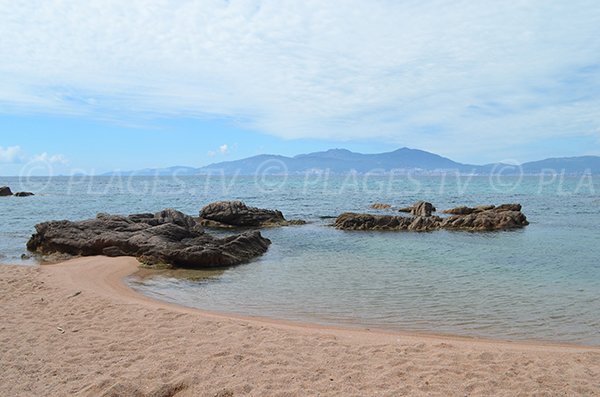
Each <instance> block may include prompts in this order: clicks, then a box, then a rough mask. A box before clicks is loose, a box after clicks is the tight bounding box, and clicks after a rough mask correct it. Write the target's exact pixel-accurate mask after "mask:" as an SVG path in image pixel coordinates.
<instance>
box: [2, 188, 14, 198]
mask: <svg viewBox="0 0 600 397" xmlns="http://www.w3.org/2000/svg"><path fill="white" fill-rule="evenodd" d="M12 195H13V193H12V190H10V188H9V187H8V186H0V197H6V196H12Z"/></svg>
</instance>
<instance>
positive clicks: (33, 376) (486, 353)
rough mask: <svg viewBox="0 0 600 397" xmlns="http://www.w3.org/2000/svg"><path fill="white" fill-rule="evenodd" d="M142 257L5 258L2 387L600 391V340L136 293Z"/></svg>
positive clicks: (239, 392) (308, 392)
mask: <svg viewBox="0 0 600 397" xmlns="http://www.w3.org/2000/svg"><path fill="white" fill-rule="evenodd" d="M136 270H137V262H136V261H135V259H133V258H105V257H93V258H80V259H74V260H71V261H67V262H64V263H61V264H58V265H49V266H41V267H40V266H38V267H25V266H0V291H1V292H0V304H1V307H2V310H1V311H0V364H1V370H0V395H2V396H27V397H30V396H72V395H76V396H153V397H168V396H178V397H186V396H220V397H225V396H317V395H320V396H399V395H410V396H420V395H422V396H465V395H468V396H490V395H494V396H531V395H540V396H574V395H581V396H600V348H599V347H588V346H575V345H558V344H550V343H541V342H540V343H513V342H504V341H495V340H481V339H473V338H463V337H452V336H441V335H439V336H436V335H424V334H415V333H386V332H375V331H371V332H370V331H362V330H351V329H344V328H336V327H321V326H315V325H308V324H306V325H305V324H293V323H286V322H283V321H275V320H265V319H255V318H243V317H235V316H229V315H221V314H215V313H209V312H204V311H200V310H196V309H191V308H186V307H181V306H177V305H172V304H168V303H165V302H160V301H156V300H153V299H151V298H148V297H145V296H143V295H140V294H138V293H136V292H135V291H133V290H131V289H130V288H129V287H128V286H126V285H125V283H124V282H123V278H124V277H126V276H128V275H130V274H132V273H134V272H135V271H136Z"/></svg>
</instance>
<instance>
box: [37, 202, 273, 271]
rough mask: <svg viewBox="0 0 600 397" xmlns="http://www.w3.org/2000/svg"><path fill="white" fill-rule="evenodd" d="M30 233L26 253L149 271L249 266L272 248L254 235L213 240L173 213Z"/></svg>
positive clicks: (55, 224) (41, 227)
mask: <svg viewBox="0 0 600 397" xmlns="http://www.w3.org/2000/svg"><path fill="white" fill-rule="evenodd" d="M35 229H36V233H35V234H33V235H32V236H31V238H30V239H29V241H28V242H27V248H28V249H29V250H30V251H33V252H37V253H40V254H44V255H49V254H53V253H63V254H69V255H77V256H90V255H106V256H123V255H127V256H135V257H137V258H138V259H139V260H140V261H142V262H144V263H146V264H149V265H157V264H168V265H172V266H175V267H188V268H210V267H220V266H231V265H237V264H240V263H244V262H248V261H249V260H251V259H253V258H255V257H257V256H259V255H262V254H264V253H265V252H266V251H267V249H268V246H269V244H270V243H271V242H270V241H269V240H268V239H266V238H264V237H262V236H261V234H260V232H258V231H251V232H246V233H242V234H237V235H233V236H228V237H224V238H216V237H214V236H211V235H209V234H206V233H205V232H204V230H203V228H202V226H200V225H199V224H198V223H196V221H194V219H193V218H192V217H190V216H187V215H185V214H182V213H181V212H179V211H175V210H173V209H166V210H163V211H161V212H158V213H156V214H134V215H130V216H120V215H109V214H98V215H97V216H96V218H95V219H88V220H84V221H80V222H71V221H66V220H65V221H51V222H44V223H40V224H38V225H36V226H35Z"/></svg>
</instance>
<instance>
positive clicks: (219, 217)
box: [199, 201, 306, 228]
mask: <svg viewBox="0 0 600 397" xmlns="http://www.w3.org/2000/svg"><path fill="white" fill-rule="evenodd" d="M199 223H200V224H201V225H203V226H207V227H221V228H233V227H274V226H289V225H301V224H305V223H306V222H304V221H301V220H294V221H287V220H286V219H285V218H284V217H283V214H282V213H281V211H277V210H267V209H262V208H256V207H248V206H247V205H246V204H244V203H243V202H241V201H218V202H215V203H211V204H208V205H207V206H206V207H204V208H202V210H201V211H200V218H199Z"/></svg>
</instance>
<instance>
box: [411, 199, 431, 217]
mask: <svg viewBox="0 0 600 397" xmlns="http://www.w3.org/2000/svg"><path fill="white" fill-rule="evenodd" d="M432 211H435V208H434V207H433V205H432V204H431V203H428V202H427V201H417V202H416V203H415V204H414V205H413V207H412V210H411V211H410V213H411V214H412V215H415V216H431V212H432Z"/></svg>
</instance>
